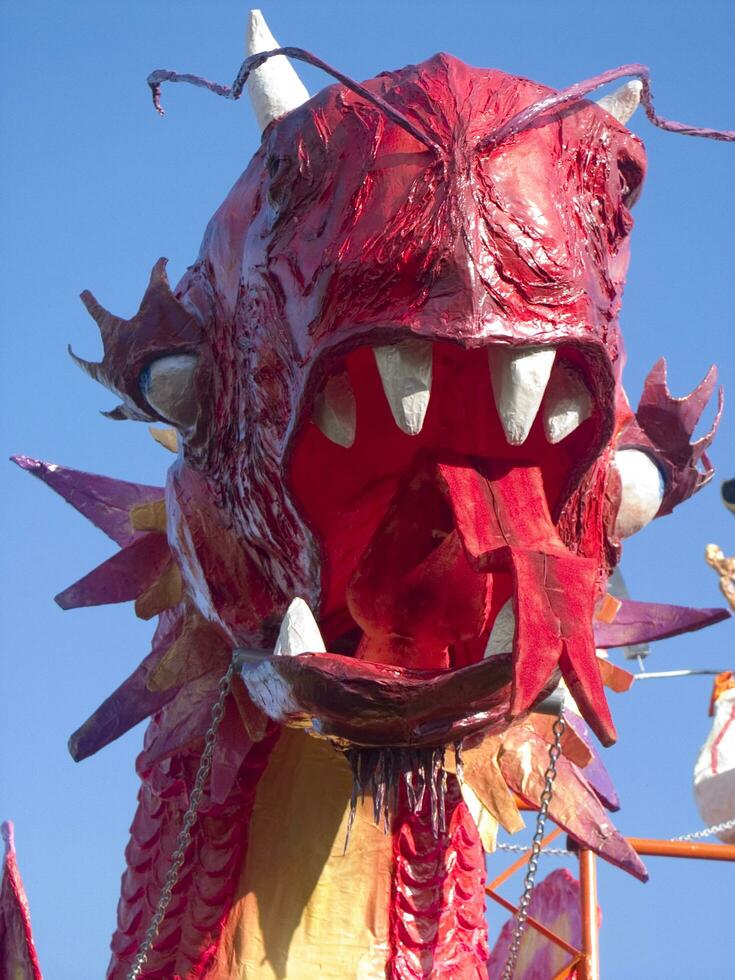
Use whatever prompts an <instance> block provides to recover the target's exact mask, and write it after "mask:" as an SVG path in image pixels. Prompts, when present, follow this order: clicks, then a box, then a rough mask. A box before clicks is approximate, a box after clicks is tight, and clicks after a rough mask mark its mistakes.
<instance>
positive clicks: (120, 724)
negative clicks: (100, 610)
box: [69, 610, 183, 762]
mask: <svg viewBox="0 0 735 980" xmlns="http://www.w3.org/2000/svg"><path fill="white" fill-rule="evenodd" d="M182 615H183V614H182V612H181V611H180V610H178V611H173V612H170V613H164V614H163V615H162V616H161V619H160V621H159V624H158V627H157V629H156V632H155V635H154V637H153V644H152V647H151V652H150V653H149V654H148V656H147V657H145V659H144V660H143V661H142V662H141V663H140V664H139V665H138V667H136V668H135V670H134V671H133V672H132V674H131V675H130V676H129V677H128V678H127V680H125V681H123V683H122V684H121V685H120V686H119V687H118V688H117V689H116V690H115V691H113V693H112V694H111V695H110V696H109V697H108V698H105V700H104V701H103V702H102V704H101V705H100V706H99V707H98V708H97V710H96V711H94V712H93V713H92V714H91V715H90V716H89V718H87V720H86V721H85V722H84V724H82V725H80V727H79V728H78V729H77V730H76V731H75V732H74V733H73V734H72V735H71V737H70V738H69V753H70V754H71V757H72V758H73V759H74V761H75V762H81V760H82V759H86V758H88V757H89V756H91V755H94V754H95V752H98V751H99V750H100V749H102V748H104V746H105V745H109V744H110V742H114V741H115V739H117V738H120V736H121V735H124V734H125V732H127V731H129V730H130V729H131V728H133V727H134V726H135V725H137V724H138V723H139V722H141V721H143V720H144V719H145V718H148V717H149V716H150V715H152V714H154V713H155V712H156V711H159V710H160V709H161V708H162V707H164V705H166V704H168V702H169V701H171V700H172V699H173V698H174V697H175V695H176V693H177V691H178V688H177V687H170V688H168V689H167V690H165V691H151V690H149V688H148V686H147V681H148V678H149V677H150V675H151V673H152V672H153V671H154V670H155V667H156V665H157V664H158V663H159V662H160V660H161V658H162V657H163V656H164V655H165V653H166V651H167V650H168V649H169V647H170V646H171V644H172V643H173V642H175V640H176V637H177V635H178V632H179V630H180V628H181V622H182Z"/></svg>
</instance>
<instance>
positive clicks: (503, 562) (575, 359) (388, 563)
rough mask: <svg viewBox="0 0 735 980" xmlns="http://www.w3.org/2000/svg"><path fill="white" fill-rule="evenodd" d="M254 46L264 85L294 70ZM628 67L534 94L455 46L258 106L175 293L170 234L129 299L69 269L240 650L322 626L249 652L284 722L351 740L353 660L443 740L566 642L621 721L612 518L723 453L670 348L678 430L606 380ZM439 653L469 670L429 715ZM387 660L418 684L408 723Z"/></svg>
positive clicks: (612, 367)
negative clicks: (641, 411)
mask: <svg viewBox="0 0 735 980" xmlns="http://www.w3.org/2000/svg"><path fill="white" fill-rule="evenodd" d="M252 61H253V59H251V62H252ZM261 61H262V59H261ZM281 61H283V59H281ZM259 65H260V66H259V67H256V69H255V70H256V75H255V76H254V78H253V84H254V85H256V88H257V86H260V89H258V91H259V92H260V95H259V96H257V98H260V100H261V103H262V101H263V99H265V104H266V106H267V100H268V84H269V79H270V78H272V77H273V76H274V73H275V75H277V74H278V72H280V71H282V70H283V69H284V66H283V65H280V66H279V65H278V63H277V62H276V61H274V62H271V63H269V64H265V65H262V64H260V63H259ZM252 67H253V66H252V65H251V66H250V68H252ZM286 70H290V69H288V67H287V66H286ZM269 72H270V74H269ZM258 73H260V75H258ZM340 77H341V76H340ZM347 81H348V80H347ZM636 86H637V87H636ZM639 90H640V83H633V84H632V85H628V86H625V87H624V89H623V90H621V92H620V93H619V95H618V97H617V101H616V100H615V98H613V101H612V102H608V108H609V109H611V111H607V109H606V108H605V107H604V103H603V105H602V106H601V105H598V104H595V103H592V102H589V101H586V100H579V99H578V100H576V101H572V102H570V103H569V104H567V105H562V106H561V107H559V106H557V107H556V109H555V110H554V111H552V112H550V113H549V112H548V111H547V112H544V111H543V110H544V107H545V106H546V105H547V103H548V101H549V99H550V97H551V98H553V96H554V95H555V93H553V92H551V90H549V89H547V88H545V87H543V86H541V85H538V84H536V83H534V82H530V81H528V80H525V79H522V78H517V77H514V76H510V75H506V74H504V73H503V72H500V71H494V70H486V69H476V68H470V67H468V66H467V65H465V64H463V63H462V62H460V61H458V60H457V59H455V58H453V57H450V56H448V55H444V54H441V55H437V56H435V57H434V58H432V59H430V60H429V61H427V62H424V63H423V64H420V65H416V66H410V67H408V68H405V69H402V70H400V71H396V72H390V73H385V74H382V75H380V76H378V77H377V78H375V79H372V80H371V81H369V82H366V83H365V84H364V85H363V86H358V85H355V83H349V84H337V85H332V86H330V87H328V88H326V89H325V90H323V91H322V92H321V93H320V94H319V95H317V96H315V97H314V98H313V99H310V100H308V101H306V102H304V103H303V104H300V105H298V106H297V107H295V108H292V110H291V111H289V112H287V113H286V114H285V115H281V116H279V117H277V118H275V119H270V118H269V117H268V115H267V108H266V110H265V111H266V119H265V120H264V121H266V122H267V125H266V127H265V130H264V133H263V140H262V145H261V147H260V149H259V150H258V152H257V153H256V154H255V156H254V157H253V160H252V161H251V163H250V165H249V166H248V168H247V170H246V171H245V173H244V174H243V175H242V177H241V178H240V179H239V180H238V182H237V183H236V185H235V187H234V188H233V190H232V191H231V192H230V194H229V196H228V197H227V199H226V200H225V202H224V204H223V205H222V206H221V207H220V209H219V210H218V211H217V213H216V214H215V215H214V217H213V218H212V220H211V222H210V224H209V227H208V229H207V232H206V235H205V238H204V243H203V245H202V249H201V252H200V255H199V258H198V260H197V262H196V263H195V265H194V266H193V267H192V268H191V269H190V270H189V271H188V272H187V274H186V275H185V276H184V278H183V280H182V281H181V283H180V284H179V286H178V287H177V289H176V291H175V293H172V292H171V290H170V288H169V287H168V283H167V280H166V277H165V269H164V265H165V263H164V262H163V261H161V262H159V263H158V264H157V265H156V267H155V269H154V272H153V275H152V278H151V284H150V286H149V288H148V291H147V292H146V295H145V298H144V300H143V303H142V305H141V308H140V311H139V313H138V314H137V315H136V317H135V318H133V320H132V321H130V322H127V321H120V320H118V319H117V318H114V317H112V316H111V315H110V314H108V313H107V312H106V311H104V310H103V309H102V308H101V307H100V306H99V305H98V304H97V303H96V301H95V300H94V299H93V297H91V295H90V294H84V297H83V298H84V299H85V303H86V304H87V306H88V308H89V309H90V311H91V312H92V314H93V315H94V316H95V318H96V319H97V321H98V323H99V325H100V328H101V330H102V333H103V340H104V343H105V356H104V359H103V361H102V362H101V364H99V365H91V364H86V362H82V364H83V366H86V368H87V370H88V371H89V372H90V373H91V374H93V376H94V377H96V378H97V380H101V381H103V383H106V384H107V385H108V386H109V387H111V388H113V389H114V390H115V391H117V392H119V393H120V394H121V395H122V396H123V404H122V405H121V406H120V407H119V408H118V409H116V410H115V411H114V412H113V413H112V415H113V416H115V417H122V418H125V417H127V418H144V419H150V420H165V421H168V422H170V423H173V424H174V425H175V426H176V427H177V428H178V429H179V432H180V435H181V440H182V447H183V449H182V453H181V455H180V458H179V460H178V462H177V463H176V464H175V465H174V466H173V467H172V470H171V473H170V478H169V484H168V490H167V495H168V507H167V510H168V514H169V525H168V535H169V540H170V542H171V545H172V548H173V550H174V553H175V556H176V559H177V563H178V565H179V567H180V569H181V572H182V575H183V579H184V583H185V591H186V594H187V595H188V597H189V600H190V602H191V603H193V604H194V605H195V606H196V608H197V611H198V613H199V614H200V615H201V616H202V617H203V618H204V619H206V620H208V621H210V622H212V623H214V624H216V626H217V627H218V628H219V629H220V630H221V631H222V633H223V635H224V636H225V637H226V638H227V640H228V641H229V642H230V643H231V644H234V645H236V646H240V647H248V648H253V647H257V648H263V647H272V645H273V643H274V641H275V639H276V635H277V633H278V627H279V624H280V623H281V621H282V620H283V617H284V614H285V613H286V610H287V608H288V607H289V603H290V602H291V600H292V599H293V598H294V597H295V596H296V597H300V599H302V600H305V602H306V604H307V605H308V607H310V609H312V610H314V613H315V615H316V617H317V619H318V621H319V630H317V634H316V635H317V636H318V634H319V631H320V632H321V636H322V637H323V642H324V647H320V646H319V641H318V640H317V641H314V642H312V645H311V647H308V648H307V649H308V652H310V653H313V654H315V656H314V657H306V658H303V659H299V660H298V664H297V662H296V658H289V659H283V660H278V661H274V660H272V659H271V658H269V660H268V664H267V665H265V666H263V667H262V669H261V668H258V667H257V666H256V667H255V668H253V667H252V665H251V667H249V668H248V669H246V680H248V678H249V683H248V687H249V690H250V693H251V695H252V697H253V698H254V700H255V701H256V703H257V704H259V706H260V707H261V708H264V709H265V710H266V711H267V713H268V714H270V715H271V716H272V717H276V718H278V719H279V720H284V719H286V718H288V719H290V720H291V721H295V720H296V719H297V718H301V719H302V720H303V721H304V723H308V724H309V725H312V726H316V727H317V728H318V729H319V730H320V731H321V732H322V733H323V734H331V735H335V736H341V737H343V738H347V739H348V740H350V739H353V738H354V739H356V740H358V741H359V740H360V722H359V721H357V722H356V721H355V718H354V711H353V708H352V707H350V706H349V705H350V698H349V697H348V696H347V689H348V688H349V687H350V685H351V684H357V685H358V686H360V690H361V691H362V693H363V694H364V696H365V697H366V698H367V700H368V701H369V703H370V704H371V705H373V711H372V718H373V720H372V721H371V723H370V724H369V725H368V728H369V731H367V730H365V731H363V732H362V740H363V741H368V742H372V741H375V742H377V743H382V744H386V743H393V742H396V741H398V742H399V743H400V742H401V741H403V740H407V741H409V742H412V743H415V742H421V741H423V740H424V739H427V738H428V739H430V740H431V739H434V740H435V739H436V738H437V737H438V734H441V737H442V738H443V739H448V738H450V737H457V736H458V735H459V734H466V733H467V732H469V731H472V730H474V729H476V728H478V727H483V726H484V727H487V725H488V723H489V720H490V716H491V715H492V717H493V718H495V721H496V723H501V719H507V717H516V716H517V715H518V714H519V713H522V712H524V711H526V710H528V709H529V708H530V707H531V706H532V705H533V704H534V703H535V702H537V701H538V699H539V698H540V697H542V695H543V694H544V692H547V691H548V690H549V685H551V686H552V687H553V684H554V683H556V681H557V680H558V674H556V673H555V671H556V670H557V667H560V668H561V672H562V674H563V676H564V678H565V680H566V681H567V683H568V684H569V686H570V688H571V689H572V691H573V693H574V695H575V698H576V699H577V701H578V702H579V704H580V707H581V709H582V711H583V713H584V715H585V717H586V718H587V720H588V721H589V723H590V724H591V725H592V727H593V728H594V729H595V731H596V732H597V733H598V735H599V736H600V737H601V738H602V740H603V741H604V742H606V743H609V742H611V741H613V740H614V728H613V725H612V721H611V719H610V716H609V712H608V709H607V705H606V702H605V698H604V694H603V693H602V687H601V682H600V676H599V670H598V666H597V659H596V655H595V643H594V635H593V619H594V616H595V609H596V608H597V607H598V606H599V603H600V601H601V600H602V599H603V597H604V594H605V586H606V580H607V576H608V575H609V573H610V571H611V568H612V566H613V565H614V563H615V562H616V561H617V558H618V555H619V537H620V536H621V535H622V534H624V533H630V532H631V530H635V529H637V527H638V526H640V525H641V523H643V522H644V521H646V520H649V519H650V518H651V517H653V516H654V515H655V513H656V512H657V511H658V510H659V506H660V504H661V499H662V494H663V493H664V490H663V489H662V488H663V487H665V488H666V490H665V493H666V495H667V496H666V502H667V504H668V505H669V506H668V509H670V507H671V506H673V503H675V502H678V500H679V499H681V498H682V497H683V496H686V495H688V494H690V493H691V492H693V491H694V490H695V489H697V487H698V486H699V485H701V484H702V482H704V481H705V480H706V479H707V478H708V477H709V476H710V475H711V468H710V467H709V465H708V463H707V460H706V456H704V457H703V458H704V461H705V471H704V473H700V472H699V471H698V470H697V461H698V460H699V458H700V457H702V456H703V453H704V450H705V448H706V445H708V443H709V441H710V440H711V438H712V435H713V433H710V434H709V435H708V436H707V437H706V439H705V440H704V442H702V441H700V443H698V444H697V445H696V447H694V448H692V447H690V446H689V435H690V433H691V431H692V429H693V426H694V421H695V419H694V418H693V417H692V416H694V415H697V414H698V413H697V412H693V411H692V410H691V409H692V406H691V405H690V404H689V402H686V406H687V409H688V411H686V412H684V413H683V415H682V412H681V409H682V404H681V403H680V402H675V401H674V400H672V399H671V398H670V396H668V393H667V392H666V387H665V381H664V382H661V378H660V377H659V376H658V374H660V369H659V372H658V374H657V375H656V378H654V379H653V382H652V383H653V384H658V387H659V389H661V386H662V384H663V388H662V390H663V392H664V395H663V396H661V397H659V398H658V400H656V398H654V401H655V402H656V404H657V405H658V407H659V414H660V413H664V415H666V413H667V412H669V414H671V413H672V412H673V413H674V415H676V416H677V418H680V419H681V420H682V424H681V425H679V427H678V429H676V431H675V434H674V443H675V445H673V444H672V445H668V444H666V440H665V438H662V436H661V432H660V431H659V430H657V429H656V425H655V424H649V423H650V412H648V414H647V416H646V418H639V419H638V421H637V422H636V421H635V419H634V417H633V415H632V413H631V411H630V409H628V407H627V402H626V399H625V396H624V393H623V389H622V387H621V371H622V366H623V347H622V340H621V336H620V330H619V326H618V314H619V310H620V302H621V293H622V289H623V283H624V278H625V272H626V268H627V263H628V250H629V236H630V231H631V227H632V218H631V215H630V207H631V205H632V204H633V202H634V201H635V199H636V198H637V196H638V194H639V191H640V188H641V184H642V181H643V177H644V173H645V154H644V151H643V148H642V145H641V143H640V140H639V139H638V138H637V137H635V136H633V135H632V134H631V133H630V132H629V131H628V130H627V129H626V128H625V126H624V124H623V122H621V121H620V119H619V118H618V117H620V118H622V119H624V120H625V119H626V118H627V114H629V112H630V106H629V105H627V106H626V102H630V101H631V100H633V102H634V104H635V102H636V101H637V99H636V96H637V93H638V91H639ZM264 93H265V94H264ZM261 108H262V107H261ZM616 113H617V115H616ZM626 113H627V114H626ZM518 120H524V121H523V124H522V125H521V124H520V123H519V122H518ZM713 380H714V379H713V378H712V379H708V383H707V385H706V386H705V387H706V392H702V393H699V392H698V393H695V396H694V400H696V402H697V405H698V407H699V410H700V411H701V407H702V406H703V403H704V401H705V400H706V399H704V398H703V397H700V395H704V394H706V395H707V396H708V395H709V391H710V389H711V382H713ZM660 394H661V392H660V391H659V395H660ZM677 413H678V414H677ZM685 416H686V417H685ZM646 419H648V423H647V421H646ZM634 423H635V424H634ZM670 428H671V427H669V429H670ZM659 429H660V426H659ZM664 429H666V426H665V425H664ZM622 436H624V442H623V444H622V445H623V446H624V449H625V451H626V456H625V458H624V459H623V460H622V465H620V464H619V465H617V466H616V465H615V451H616V447H617V445H618V440H619V439H620V438H621V437H622ZM669 442H671V438H669ZM631 449H633V450H634V452H633V453H632V454H631V452H630V450H631ZM639 450H642V452H641V451H639ZM654 457H658V458H657V460H656V463H654V462H653V458H654ZM657 464H658V465H657ZM631 473H632V476H631ZM683 473H685V474H686V478H684V477H683V476H682V474H683ZM626 481H627V483H628V484H629V486H628V487H627V490H628V494H629V496H632V499H631V500H629V501H628V502H627V505H626V503H625V500H624V494H623V493H621V491H625V490H626ZM641 481H643V487H642V490H641V486H640V483H641ZM641 493H642V499H639V498H640V497H641ZM621 501H622V504H621ZM626 506H627V510H628V511H630V514H628V513H627V511H626V510H625V508H626ZM621 507H622V510H623V511H624V512H621ZM294 616H296V617H297V618H298V617H299V616H306V617H307V618H308V617H309V613H308V610H307V609H306V607H305V606H303V604H302V605H301V606H298V607H296V609H295V610H292V613H291V615H290V618H289V621H288V622H289V623H290V621H291V619H292V618H293V617H294ZM290 628H291V627H290V626H289V625H288V623H287V624H286V626H284V629H285V630H286V632H288V629H290ZM303 628H306V627H303ZM511 646H512V658H511V656H510V653H511V649H510V648H511ZM324 649H326V650H328V651H330V653H328V654H324V653H321V656H316V655H317V654H319V653H320V652H321V651H323V650H324ZM498 653H499V654H501V656H498V657H495V656H493V657H491V656H490V655H491V654H493V655H494V654H498ZM251 659H252V657H251ZM274 664H275V665H276V666H275V667H274V666H273V665H274ZM276 669H277V670H278V671H279V672H280V674H279V676H281V681H282V683H281V684H280V685H275V687H277V688H278V689H279V690H280V691H281V693H280V694H279V695H278V696H277V697H276V696H275V695H273V693H272V691H273V689H274V684H273V677H272V672H273V671H274V670H276ZM448 669H449V670H451V671H459V672H460V673H461V684H458V685H457V684H455V688H456V689H455V688H453V689H452V691H451V692H449V693H447V695H446V697H447V699H448V700H447V702H446V703H444V704H443V705H440V708H439V709H437V706H436V705H434V707H433V709H432V711H431V712H429V714H427V711H426V707H425V705H424V706H423V707H421V708H419V707H418V706H416V705H415V703H416V700H417V699H418V700H419V701H421V702H422V704H423V701H424V700H426V693H425V691H424V685H427V684H428V685H429V686H431V684H432V683H436V682H437V678H438V677H441V678H442V679H443V682H445V683H446V677H447V670H448ZM284 671H285V672H286V673H287V674H288V678H287V679H284V676H282V675H283V672H284ZM416 671H418V672H419V674H415V672H416ZM411 672H414V673H411ZM264 674H267V675H268V679H267V680H265V679H264V677H263V675H264ZM387 677H390V678H391V683H394V684H396V685H398V687H399V688H401V690H402V691H403V694H404V695H405V697H406V698H407V699H408V700H409V701H410V702H411V704H414V706H416V711H417V714H416V716H413V715H411V712H410V711H409V712H408V713H409V715H410V716H411V722H410V725H409V726H408V728H407V729H405V730H404V728H401V730H400V731H399V730H398V727H396V725H395V724H393V723H392V720H391V719H394V718H395V707H394V706H392V705H391V704H390V703H389V700H388V701H385V699H383V701H381V698H380V695H379V693H378V692H379V690H380V689H381V684H383V682H386V678H387ZM263 684H265V685H266V687H269V689H270V691H271V693H270V694H265V693H263V691H262V690H260V687H262V685H263ZM361 685H363V686H364V685H367V687H364V688H363V686H361ZM509 685H512V689H511V688H509ZM409 687H410V688H411V692H412V693H410V694H409V693H408V689H409ZM422 692H423V693H422ZM509 692H510V693H509ZM394 693H395V692H394ZM353 694H354V692H353ZM354 696H357V695H354ZM508 696H510V701H509V702H508ZM274 697H275V701H274V700H273V698H274ZM376 702H378V703H380V705H381V706H380V708H378V707H376ZM501 708H502V710H501ZM407 710H408V709H407ZM488 712H490V714H488ZM429 715H431V717H429ZM427 733H429V734H427Z"/></svg>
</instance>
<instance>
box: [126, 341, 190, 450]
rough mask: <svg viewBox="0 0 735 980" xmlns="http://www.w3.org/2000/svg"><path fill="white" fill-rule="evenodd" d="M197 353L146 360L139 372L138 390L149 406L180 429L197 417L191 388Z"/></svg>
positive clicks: (186, 426) (187, 426)
mask: <svg viewBox="0 0 735 980" xmlns="http://www.w3.org/2000/svg"><path fill="white" fill-rule="evenodd" d="M197 360H198V358H197V356H196V354H169V355H167V356H166V357H159V358H158V359H157V360H155V361H151V362H150V363H149V364H147V365H146V366H145V367H144V368H143V370H142V371H141V373H140V379H139V385H140V391H141V394H142V395H143V397H144V398H145V400H146V401H147V402H148V404H149V405H150V407H151V408H152V409H153V410H154V412H156V413H157V414H158V415H160V416H161V417H162V418H164V419H165V420H166V421H167V422H170V423H171V425H174V426H176V428H177V429H181V430H183V431H185V430H187V429H190V428H191V427H192V426H193V425H194V423H195V422H196V419H197V414H198V409H199V406H198V404H197V399H196V392H195V389H194V383H193V378H194V371H195V370H196V366H197Z"/></svg>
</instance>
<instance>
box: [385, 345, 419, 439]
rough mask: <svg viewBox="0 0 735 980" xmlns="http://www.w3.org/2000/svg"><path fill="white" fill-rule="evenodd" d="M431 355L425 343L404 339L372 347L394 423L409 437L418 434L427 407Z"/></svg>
mask: <svg viewBox="0 0 735 980" xmlns="http://www.w3.org/2000/svg"><path fill="white" fill-rule="evenodd" d="M432 353H433V351H432V345H431V341H428V340H404V341H403V342H402V343H400V344H393V345H392V346H385V347H374V348H373V354H374V356H375V363H376V364H377V366H378V371H379V372H380V380H381V381H382V383H383V391H384V392H385V397H386V398H387V400H388V405H389V406H390V410H391V412H392V414H393V418H394V419H395V423H396V425H397V426H398V428H399V429H400V430H401V432H405V433H406V435H409V436H416V435H418V434H419V432H421V429H422V428H423V425H424V420H425V418H426V412H427V411H428V408H429V398H430V397H431V358H432Z"/></svg>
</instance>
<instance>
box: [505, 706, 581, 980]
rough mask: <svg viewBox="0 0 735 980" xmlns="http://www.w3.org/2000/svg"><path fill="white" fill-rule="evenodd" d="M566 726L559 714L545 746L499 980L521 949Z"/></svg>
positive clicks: (510, 971)
mask: <svg viewBox="0 0 735 980" xmlns="http://www.w3.org/2000/svg"><path fill="white" fill-rule="evenodd" d="M566 727H567V725H566V722H565V721H564V718H563V717H562V716H561V715H559V717H558V718H557V719H556V720H555V722H554V727H553V729H552V731H553V733H554V743H553V745H550V746H549V765H548V767H547V769H546V772H545V774H544V789H543V792H542V793H541V799H540V804H541V805H540V806H539V810H538V813H537V814H536V830H535V831H534V835H533V841H532V843H531V856H530V858H529V859H528V870H527V871H526V876H525V878H524V879H523V894H522V895H521V898H520V901H519V902H518V912H517V913H516V927H515V929H514V931H513V939H512V940H511V944H510V949H509V950H508V959H507V960H506V963H505V969H504V970H503V975H502V978H501V980H511V978H512V976H513V972H514V970H515V967H516V961H517V960H518V954H519V952H520V949H521V940H522V939H523V933H524V932H525V931H526V925H527V920H528V906H529V904H530V902H531V895H532V894H533V889H534V886H535V883H536V873H537V872H538V859H539V856H540V854H541V841H542V840H543V837H544V830H545V828H546V818H547V816H548V814H549V804H550V803H551V797H552V794H553V791H554V780H555V779H556V763H557V761H558V759H559V756H560V755H561V740H562V736H563V735H564V732H565V731H566Z"/></svg>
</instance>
